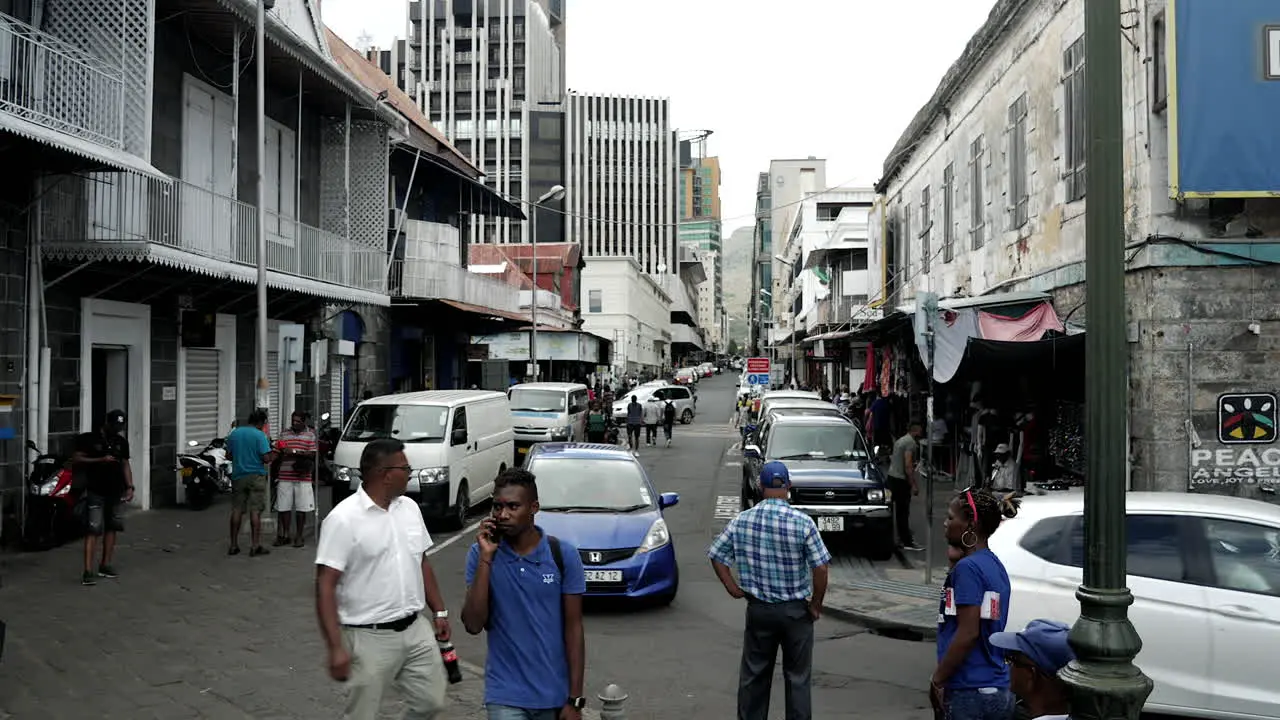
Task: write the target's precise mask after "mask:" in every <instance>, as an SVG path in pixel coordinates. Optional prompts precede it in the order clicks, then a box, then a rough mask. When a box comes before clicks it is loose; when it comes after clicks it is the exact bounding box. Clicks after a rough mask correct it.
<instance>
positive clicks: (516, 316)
mask: <svg viewBox="0 0 1280 720" xmlns="http://www.w3.org/2000/svg"><path fill="white" fill-rule="evenodd" d="M436 299H437V300H439V301H440V302H442V303H444V304H445V305H448V306H449V307H452V308H455V309H457V310H461V311H463V312H469V313H475V314H476V315H487V316H489V317H497V318H502V319H504V320H517V321H520V322H526V323H527V322H529V316H528V315H521V314H520V313H513V312H508V311H506V310H495V309H494V308H489V307H485V306H483V305H472V304H471V303H464V302H459V301H457V300H445V299H444V298H436Z"/></svg>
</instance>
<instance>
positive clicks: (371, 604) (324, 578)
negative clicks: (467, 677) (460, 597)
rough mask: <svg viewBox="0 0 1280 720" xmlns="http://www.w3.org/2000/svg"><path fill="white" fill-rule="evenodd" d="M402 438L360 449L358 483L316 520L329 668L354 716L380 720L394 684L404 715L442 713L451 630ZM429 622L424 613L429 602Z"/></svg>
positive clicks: (320, 610) (425, 718)
mask: <svg viewBox="0 0 1280 720" xmlns="http://www.w3.org/2000/svg"><path fill="white" fill-rule="evenodd" d="M411 470H412V468H411V467H409V461H408V460H407V459H406V458H405V456H404V443H402V442H400V441H399V440H395V439H390V438H384V439H379V440H373V441H371V442H370V443H369V444H367V445H365V447H364V451H363V452H361V454H360V476H361V479H362V482H361V485H360V489H359V490H357V491H356V492H355V494H354V495H351V496H350V497H348V498H347V499H345V500H343V501H342V502H340V503H338V505H337V506H336V507H334V508H333V510H331V511H330V512H329V514H328V515H327V516H326V517H325V519H324V524H323V525H321V526H320V545H319V547H318V548H316V615H317V616H318V617H319V619H320V632H321V634H322V635H323V637H324V642H325V646H326V648H328V661H327V662H328V668H329V676H330V677H331V678H333V679H334V680H337V681H338V682H344V683H346V684H347V688H348V695H347V706H346V712H345V714H344V715H343V717H344V718H347V719H348V720H374V718H377V717H378V708H379V706H380V705H381V704H382V696H383V694H384V693H385V692H386V690H387V688H388V687H389V686H392V685H394V686H395V688H396V689H397V690H398V691H399V693H400V695H401V697H402V698H403V699H404V702H405V705H406V706H407V707H408V711H407V712H406V714H405V718H407V719H408V720H430V719H431V718H441V717H443V710H444V706H445V685H446V683H445V667H444V660H443V659H442V658H441V656H440V650H439V648H438V646H437V644H436V643H437V642H447V641H448V640H449V638H450V630H449V619H448V618H449V611H448V610H446V609H445V605H444V599H443V596H442V595H441V594H440V586H439V585H438V584H437V582H436V576H435V572H434V571H433V570H432V568H431V563H430V562H429V561H428V559H427V554H426V552H427V550H428V549H430V548H431V545H432V542H431V534H430V533H428V532H427V526H426V524H425V523H423V521H422V511H421V510H419V509H418V505H417V503H415V502H414V501H413V500H410V499H408V498H406V497H404V492H405V488H406V487H407V486H408V483H409V472H410V471H411ZM428 607H429V608H431V611H432V612H433V613H434V619H433V621H432V623H428V622H426V621H425V620H422V619H421V618H420V617H419V614H420V613H421V612H422V611H423V610H424V609H426V608H428Z"/></svg>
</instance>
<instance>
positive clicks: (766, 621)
mask: <svg viewBox="0 0 1280 720" xmlns="http://www.w3.org/2000/svg"><path fill="white" fill-rule="evenodd" d="M760 487H761V489H762V491H763V495H764V499H763V500H761V501H760V502H759V503H758V504H757V505H756V506H755V507H753V508H751V509H749V510H745V511H743V512H742V513H741V514H740V515H738V516H737V517H736V518H734V519H733V520H732V521H730V522H729V525H728V526H727V527H726V528H725V529H724V532H722V533H720V536H719V537H717V538H716V540H715V542H713V543H711V548H710V549H709V550H708V551H707V555H708V556H709V557H710V558H711V567H712V568H713V569H714V570H715V572H716V577H718V578H720V582H721V583H722V584H724V588H725V590H726V591H728V593H729V595H730V596H732V597H734V598H746V599H747V627H746V632H745V634H744V639H743V644H742V666H741V669H740V670H739V674H738V719H739V720H767V718H768V715H769V695H770V691H771V690H772V685H773V667H774V663H776V662H777V658H778V648H779V647H781V648H782V649H783V653H782V674H783V677H784V678H785V679H786V695H787V702H786V705H787V720H808V719H809V718H812V717H813V703H812V698H811V696H810V695H811V693H810V681H811V679H812V678H811V676H812V670H813V623H814V621H816V620H817V619H818V618H819V617H820V616H821V615H822V598H823V596H824V595H826V592H827V566H828V564H829V563H830V562H831V553H830V552H828V551H827V546H826V545H825V544H823V542H822V536H821V535H819V534H818V526H817V525H815V524H814V522H813V518H811V517H809V516H808V515H805V514H804V513H802V512H800V511H799V510H796V509H795V508H793V507H791V503H790V502H788V499H787V497H788V494H789V493H790V490H791V474H790V473H789V472H788V471H787V466H786V465H783V464H782V463H780V462H777V461H774V462H769V463H765V465H764V467H763V468H761V469H760ZM731 568H732V570H731ZM733 570H737V573H738V578H737V580H735V579H734V577H733Z"/></svg>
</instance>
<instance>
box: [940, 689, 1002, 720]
mask: <svg viewBox="0 0 1280 720" xmlns="http://www.w3.org/2000/svg"><path fill="white" fill-rule="evenodd" d="M984 690H985V692H984V691H983V690H977V689H967V688H966V689H964V690H947V692H946V696H945V697H946V703H947V709H946V713H945V717H946V720H1013V705H1014V700H1013V693H1012V692H1010V691H1009V689H1008V688H998V689H997V688H991V689H984ZM992 690H994V692H993V691H992Z"/></svg>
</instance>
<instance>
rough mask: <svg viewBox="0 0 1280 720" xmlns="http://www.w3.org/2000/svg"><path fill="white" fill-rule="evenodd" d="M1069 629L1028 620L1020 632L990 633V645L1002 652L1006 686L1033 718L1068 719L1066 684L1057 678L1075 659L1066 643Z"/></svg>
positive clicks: (1068, 702) (1048, 622)
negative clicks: (1006, 678)
mask: <svg viewBox="0 0 1280 720" xmlns="http://www.w3.org/2000/svg"><path fill="white" fill-rule="evenodd" d="M1069 632H1071V627H1070V626H1069V625H1067V624H1066V623H1060V622H1056V621H1053V620H1032V621H1031V622H1029V623H1027V628H1026V629H1025V630H1023V631H1022V632H998V633H992V635H991V644H992V645H993V646H995V647H998V648H1000V649H1001V650H1004V651H1005V655H1004V661H1005V662H1006V663H1007V664H1008V665H1009V687H1010V688H1011V689H1012V690H1013V694H1014V695H1017V696H1018V697H1019V698H1021V699H1022V702H1023V703H1024V704H1025V705H1026V708H1027V711H1028V712H1029V713H1030V716H1031V717H1032V718H1033V719H1034V720H1070V717H1071V716H1070V715H1069V714H1068V709H1069V705H1070V700H1069V698H1070V696H1069V695H1068V693H1067V684H1066V683H1065V682H1063V681H1062V678H1059V677H1058V673H1059V672H1061V671H1062V669H1063V668H1065V667H1066V666H1067V665H1068V664H1069V663H1070V662H1071V661H1072V660H1075V659H1076V654H1075V652H1074V651H1073V650H1072V649H1071V644H1070V643H1069V642H1067V634H1068V633H1069Z"/></svg>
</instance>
